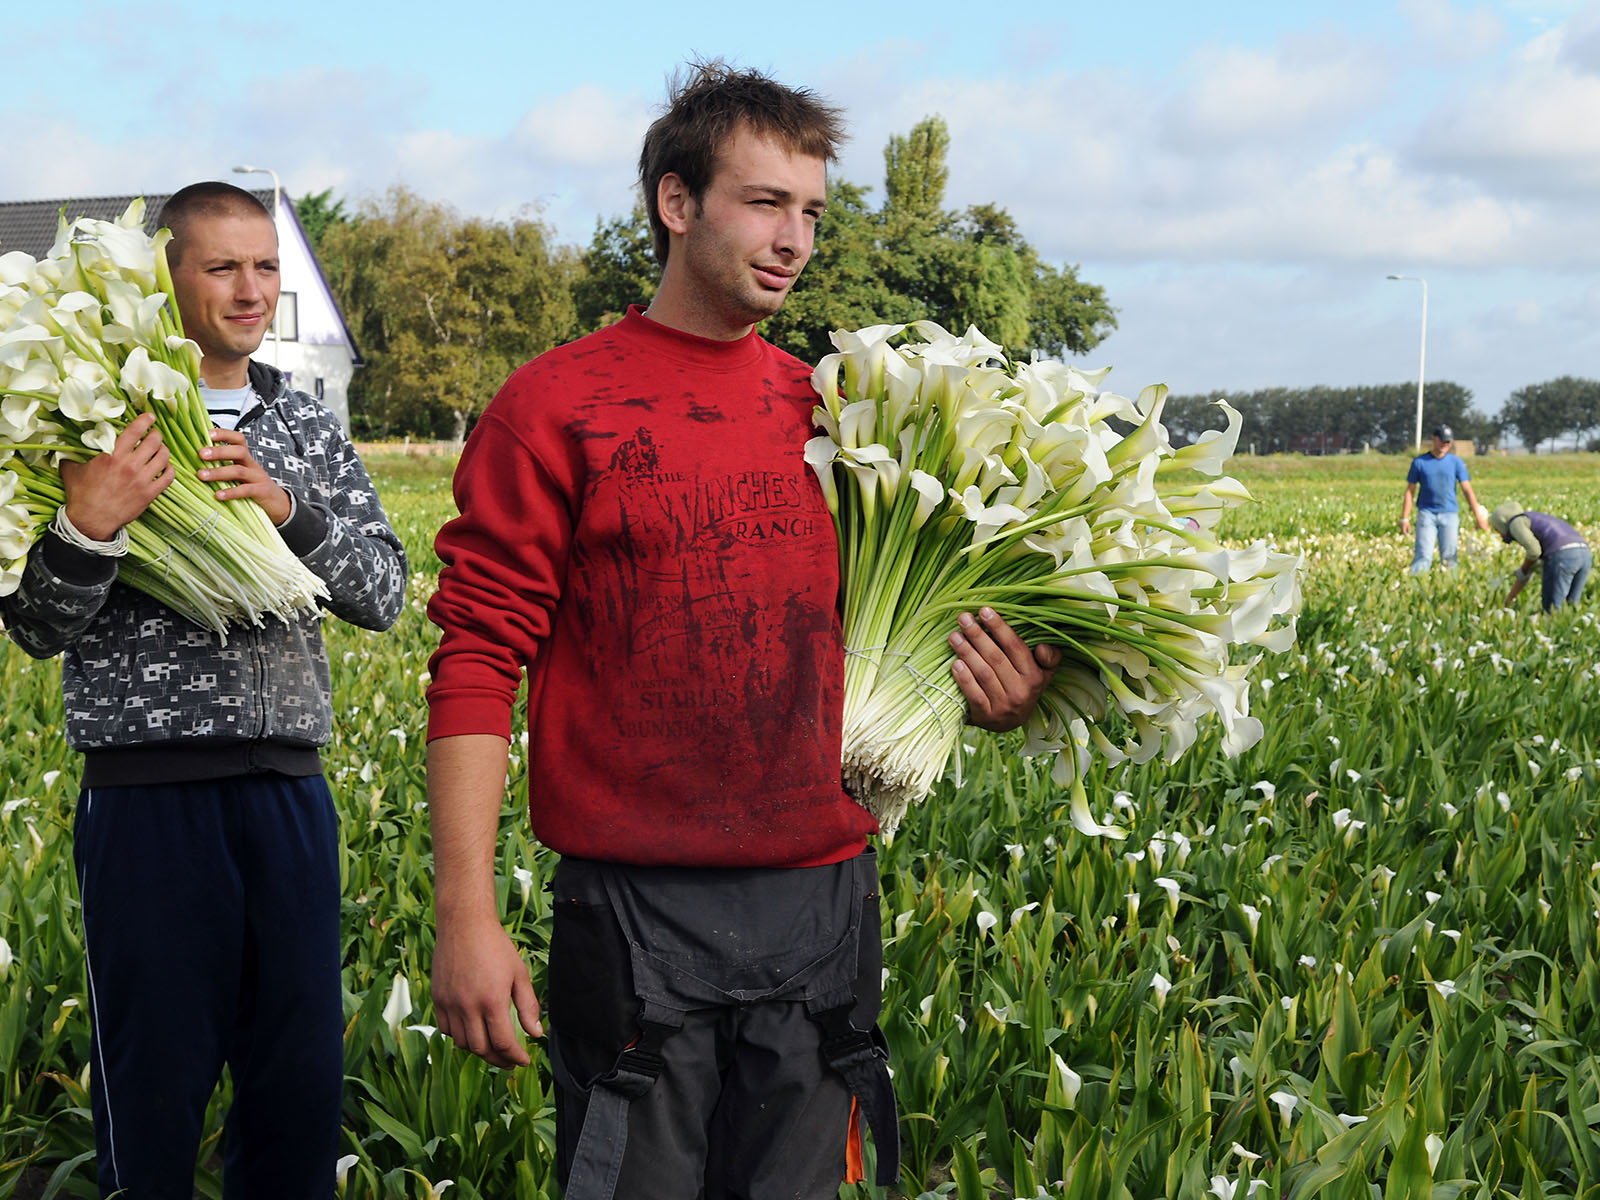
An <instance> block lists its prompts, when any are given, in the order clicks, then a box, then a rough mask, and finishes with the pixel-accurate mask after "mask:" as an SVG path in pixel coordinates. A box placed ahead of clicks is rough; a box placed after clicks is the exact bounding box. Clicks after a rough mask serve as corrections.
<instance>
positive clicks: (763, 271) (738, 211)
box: [669, 127, 828, 337]
mask: <svg viewBox="0 0 1600 1200" xmlns="http://www.w3.org/2000/svg"><path fill="white" fill-rule="evenodd" d="M827 183H828V177H827V168H826V165H825V164H824V163H823V161H822V159H820V158H814V157H812V156H810V155H803V154H801V155H797V154H791V153H790V152H789V151H787V150H785V149H784V148H783V147H781V146H779V145H778V144H777V143H776V142H773V141H770V140H768V139H767V138H764V137H762V136H761V135H759V134H756V133H753V132H751V131H750V130H749V129H747V128H744V127H740V128H739V129H738V130H736V131H735V132H734V134H733V136H732V137H730V138H729V139H728V141H727V142H726V144H724V146H723V147H722V150H721V152H720V153H719V154H718V155H717V162H716V167H715V170H714V172H713V174H712V178H711V182H710V183H709V184H708V185H707V187H706V190H705V195H704V196H703V197H702V198H701V200H700V203H698V204H696V203H695V202H694V201H693V200H692V199H689V200H687V201H686V202H685V203H686V208H685V212H684V214H683V229H682V232H683V236H682V238H680V239H679V240H678V242H677V243H676V244H675V245H674V246H673V248H672V255H671V258H670V259H669V265H670V264H671V263H672V262H674V261H676V260H677V259H678V256H679V255H680V254H681V255H682V256H683V257H682V262H681V268H682V269H683V271H684V272H685V274H686V279H685V283H686V284H687V285H688V288H687V292H688V294H689V295H690V296H691V297H693V303H694V304H695V306H696V308H697V309H698V311H699V314H700V316H701V317H702V319H703V320H704V322H705V324H706V328H705V329H703V330H698V331H697V332H702V333H704V334H705V335H706V336H711V337H738V336H740V335H742V334H743V333H744V332H745V331H746V330H748V329H749V327H750V326H752V325H754V324H755V323H756V322H757V321H761V320H763V319H765V318H766V317H770V316H771V315H772V314H773V313H775V312H777V311H778V310H779V309H780V308H782V307H783V302H784V299H785V298H786V297H787V296H788V295H789V289H790V288H792V287H793V286H794V282H795V280H796V279H798V278H799V277H800V272H801V270H802V269H803V268H804V267H805V265H806V262H807V260H809V259H810V257H811V248H812V242H813V238H814V237H815V233H816V224H817V221H818V220H820V219H821V217H822V210H823V208H824V207H825V206H826V197H827Z"/></svg>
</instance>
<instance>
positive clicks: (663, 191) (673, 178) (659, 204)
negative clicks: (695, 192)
mask: <svg viewBox="0 0 1600 1200" xmlns="http://www.w3.org/2000/svg"><path fill="white" fill-rule="evenodd" d="M694 207H695V203H694V197H693V196H691V195H690V194H689V188H688V186H687V185H686V184H685V183H684V182H683V180H682V179H680V178H679V177H678V176H677V175H674V174H673V173H672V172H671V171H668V172H667V173H666V174H665V175H663V176H662V177H661V180H660V182H658V183H657V184H656V213H657V214H658V215H659V216H660V217H661V223H662V224H663V225H665V226H666V228H667V232H668V233H677V234H684V233H688V232H689V218H690V216H691V215H692V213H691V209H693V208H694Z"/></svg>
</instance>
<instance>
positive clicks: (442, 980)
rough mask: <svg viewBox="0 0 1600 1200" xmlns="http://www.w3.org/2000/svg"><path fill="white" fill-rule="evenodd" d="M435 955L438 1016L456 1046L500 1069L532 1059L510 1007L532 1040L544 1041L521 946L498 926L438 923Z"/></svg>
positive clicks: (445, 1032)
mask: <svg viewBox="0 0 1600 1200" xmlns="http://www.w3.org/2000/svg"><path fill="white" fill-rule="evenodd" d="M438 935H439V936H438V941H437V943H436V944H435V946H434V950H433V982H432V990H433V1011H434V1016H435V1019H436V1020H437V1021H438V1022H439V1029H440V1031H441V1032H442V1033H444V1034H445V1035H446V1036H447V1037H450V1038H452V1039H454V1040H455V1043H456V1045H458V1046H461V1047H463V1048H465V1049H467V1050H471V1051H472V1052H473V1053H474V1054H476V1055H477V1056H478V1057H479V1058H482V1059H483V1060H484V1061H485V1062H488V1063H491V1064H492V1065H494V1066H497V1067H525V1066H527V1065H528V1064H529V1063H530V1062H532V1061H533V1060H532V1059H531V1058H529V1056H528V1049H527V1047H526V1046H524V1045H523V1043H522V1039H521V1038H520V1037H518V1036H517V1031H516V1028H515V1027H514V1026H513V1025H512V1024H511V1011H510V1010H511V1007H512V1006H515V1007H516V1010H517V1021H518V1022H519V1023H520V1024H521V1026H522V1028H523V1029H524V1030H526V1031H527V1033H528V1035H529V1036H530V1037H543V1036H544V1025H543V1024H542V1023H541V1022H540V1020H539V998H538V997H537V996H536V995H534V991H533V980H532V978H531V977H530V976H529V974H528V968H527V966H526V964H524V963H523V961H522V955H521V954H519V953H518V952H517V947H516V944H515V943H513V942H512V940H511V938H510V936H509V935H508V934H507V933H506V931H505V929H504V927H503V926H501V924H500V923H499V921H493V922H487V923H483V922H480V923H477V924H468V925H466V927H464V928H459V929H458V928H455V927H454V926H453V925H452V924H450V923H448V922H446V921H443V920H441V921H440V922H439V931H438Z"/></svg>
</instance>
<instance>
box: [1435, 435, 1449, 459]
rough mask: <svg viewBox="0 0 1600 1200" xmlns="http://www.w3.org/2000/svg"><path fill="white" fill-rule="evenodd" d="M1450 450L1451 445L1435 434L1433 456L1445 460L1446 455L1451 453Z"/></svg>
mask: <svg viewBox="0 0 1600 1200" xmlns="http://www.w3.org/2000/svg"><path fill="white" fill-rule="evenodd" d="M1449 449H1450V443H1449V442H1447V441H1445V440H1444V439H1443V438H1442V437H1439V436H1438V435H1437V434H1435V435H1434V439H1433V456H1434V457H1435V458H1443V457H1444V456H1445V454H1446V453H1448V452H1449Z"/></svg>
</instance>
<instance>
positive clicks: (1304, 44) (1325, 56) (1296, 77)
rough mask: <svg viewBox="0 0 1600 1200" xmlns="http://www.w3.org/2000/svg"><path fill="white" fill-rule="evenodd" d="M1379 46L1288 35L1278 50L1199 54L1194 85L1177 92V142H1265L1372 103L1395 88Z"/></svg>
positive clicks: (1192, 69) (1172, 108) (1225, 49)
mask: <svg viewBox="0 0 1600 1200" xmlns="http://www.w3.org/2000/svg"><path fill="white" fill-rule="evenodd" d="M1387 58H1388V56H1387V54H1385V53H1384V52H1383V51H1382V50H1381V48H1380V47H1378V46H1376V45H1374V44H1372V43H1369V42H1357V41H1353V40H1350V39H1347V38H1345V37H1343V36H1340V35H1337V34H1333V33H1331V32H1328V33H1322V34H1317V35H1300V36H1296V37H1291V38H1286V39H1284V41H1283V42H1282V43H1281V44H1280V45H1278V46H1277V47H1275V48H1274V49H1273V50H1272V51H1270V52H1267V51H1260V50H1252V49H1246V48H1243V47H1236V46H1222V47H1211V48H1207V49H1205V50H1203V51H1201V52H1199V53H1197V54H1196V55H1195V56H1194V57H1193V58H1192V59H1191V61H1190V63H1189V67H1188V73H1189V74H1192V75H1193V76H1194V77H1195V83H1194V85H1193V86H1192V87H1190V88H1189V89H1187V90H1186V91H1184V92H1183V93H1181V94H1179V95H1176V96H1174V97H1173V98H1172V101H1171V103H1170V105H1169V111H1168V114H1167V120H1168V122H1169V123H1170V128H1171V135H1170V136H1171V138H1172V140H1173V141H1174V142H1176V143H1177V144H1182V145H1188V146H1195V145H1196V144H1197V143H1198V144H1199V145H1203V146H1233V145H1240V144H1248V145H1260V144H1261V142H1262V141H1263V140H1275V139H1278V138H1299V137H1303V136H1305V134H1306V133H1307V132H1308V130H1309V129H1311V128H1313V127H1316V126H1322V125H1327V124H1330V123H1334V122H1340V121H1344V120H1347V119H1349V118H1350V117H1351V116H1353V115H1355V114H1357V113H1360V112H1362V111H1365V110H1367V109H1369V108H1371V107H1373V106H1374V105H1375V104H1376V103H1377V102H1378V101H1380V100H1381V99H1382V97H1383V96H1384V95H1385V94H1386V93H1387V92H1388V90H1389V75H1390V66H1389V64H1388V62H1387V61H1386V59H1387Z"/></svg>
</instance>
